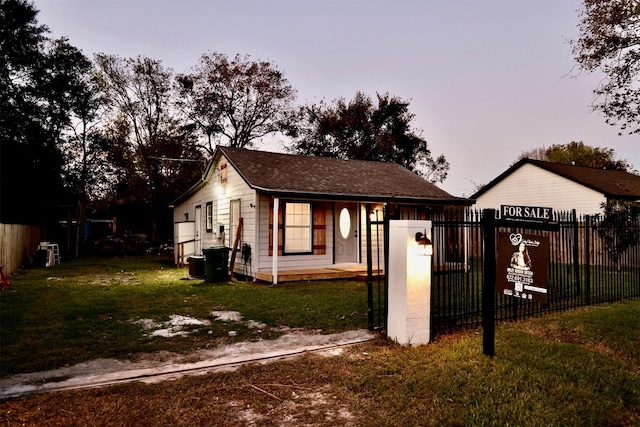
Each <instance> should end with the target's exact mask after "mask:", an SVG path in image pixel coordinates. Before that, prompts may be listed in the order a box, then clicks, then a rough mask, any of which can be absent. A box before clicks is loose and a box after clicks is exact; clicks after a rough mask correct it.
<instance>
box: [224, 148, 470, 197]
mask: <svg viewBox="0 0 640 427" xmlns="http://www.w3.org/2000/svg"><path fill="white" fill-rule="evenodd" d="M217 151H218V152H219V153H220V154H224V155H225V157H226V158H227V159H228V160H229V162H230V163H231V165H232V166H233V167H234V168H235V169H236V170H237V171H238V173H240V175H241V176H242V177H243V178H244V180H245V181H246V182H247V184H248V185H249V186H250V187H251V188H253V189H255V190H258V191H262V192H264V193H269V194H274V195H281V196H308V197H316V198H317V197H329V198H336V197H337V198H350V199H358V200H365V199H366V200H389V199H391V198H394V200H396V201H398V202H400V201H412V202H436V203H443V204H465V205H469V204H471V203H472V202H471V201H469V200H468V199H465V198H459V197H454V196H452V195H451V194H449V193H447V192H446V191H444V190H442V189H440V188H438V187H436V186H435V185H433V184H431V183H430V182H428V181H426V180H424V179H423V178H420V177H419V176H417V175H416V174H415V173H413V172H410V171H409V170H407V169H405V168H403V167H402V166H400V165H398V164H396V163H384V162H370V161H361V160H341V159H332V158H326V157H313V156H299V155H293V154H283V153H272V152H267V151H255V150H248V149H242V148H230V147H218V149H217Z"/></svg>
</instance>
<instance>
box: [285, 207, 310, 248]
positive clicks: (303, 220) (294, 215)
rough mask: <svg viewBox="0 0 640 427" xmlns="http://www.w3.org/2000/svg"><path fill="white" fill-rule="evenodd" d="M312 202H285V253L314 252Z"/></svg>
mask: <svg viewBox="0 0 640 427" xmlns="http://www.w3.org/2000/svg"><path fill="white" fill-rule="evenodd" d="M311 215H312V209H311V203H300V202H286V203H285V204H284V253H286V254H299V253H312V246H311V239H312V237H313V232H312V231H313V230H312V227H313V223H312V217H311Z"/></svg>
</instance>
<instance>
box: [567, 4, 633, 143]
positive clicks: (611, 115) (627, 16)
mask: <svg viewBox="0 0 640 427" xmlns="http://www.w3.org/2000/svg"><path fill="white" fill-rule="evenodd" d="M578 29H579V38H578V39H577V40H573V41H572V50H573V55H574V57H575V60H576V62H577V64H578V65H579V67H580V68H581V69H583V70H586V71H588V72H592V71H596V70H599V71H601V72H602V73H603V74H604V79H603V80H602V83H601V84H600V86H599V87H598V88H596V89H595V90H594V93H595V95H596V98H595V100H594V103H593V107H594V108H595V109H596V110H599V111H600V112H602V113H603V114H604V116H605V117H606V122H607V123H609V124H610V125H613V126H619V127H620V129H621V132H620V133H623V132H628V133H629V134H634V133H638V132H640V86H639V85H638V83H639V72H640V42H639V40H640V2H638V1H637V0H584V5H583V7H582V9H581V11H580V24H579V25H578Z"/></svg>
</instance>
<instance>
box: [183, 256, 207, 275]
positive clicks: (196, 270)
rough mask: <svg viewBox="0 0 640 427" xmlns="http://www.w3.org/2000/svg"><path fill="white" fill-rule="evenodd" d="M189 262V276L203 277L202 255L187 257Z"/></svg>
mask: <svg viewBox="0 0 640 427" xmlns="http://www.w3.org/2000/svg"><path fill="white" fill-rule="evenodd" d="M187 261H188V262H189V276H191V277H197V278H201V277H205V274H204V257H202V256H190V257H189V258H187Z"/></svg>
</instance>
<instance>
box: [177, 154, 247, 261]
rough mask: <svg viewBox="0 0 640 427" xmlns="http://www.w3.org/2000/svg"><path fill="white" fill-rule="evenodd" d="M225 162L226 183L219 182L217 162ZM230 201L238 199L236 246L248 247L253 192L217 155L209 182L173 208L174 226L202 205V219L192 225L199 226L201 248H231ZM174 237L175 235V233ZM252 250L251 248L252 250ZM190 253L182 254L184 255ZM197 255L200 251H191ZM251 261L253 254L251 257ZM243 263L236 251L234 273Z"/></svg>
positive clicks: (190, 215) (218, 163)
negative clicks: (209, 225) (209, 208)
mask: <svg viewBox="0 0 640 427" xmlns="http://www.w3.org/2000/svg"><path fill="white" fill-rule="evenodd" d="M221 163H227V164H228V167H227V182H226V183H221V182H220V172H219V170H220V169H219V168H220V164H221ZM231 200H240V216H241V217H242V218H243V229H242V234H241V237H240V243H239V247H240V248H241V247H242V244H243V243H248V244H250V245H251V247H252V248H255V247H256V236H257V235H256V226H255V219H256V210H257V208H256V207H255V206H256V204H257V202H256V192H255V191H253V190H252V189H251V188H250V187H249V186H248V185H247V183H246V182H245V181H244V180H243V179H242V177H241V176H240V175H239V174H238V173H237V171H236V170H235V169H233V168H232V167H231V165H230V164H229V163H228V162H227V159H226V158H225V157H224V156H220V160H219V161H218V162H217V163H216V164H215V165H213V168H212V173H211V174H210V178H209V181H208V182H207V183H206V185H204V186H203V187H202V188H200V189H199V190H197V191H196V192H195V193H194V194H192V195H191V196H190V197H189V198H188V199H187V200H185V201H184V202H182V203H181V204H180V205H177V206H175V207H174V209H173V219H174V223H175V224H176V226H174V228H175V229H177V224H178V223H180V222H184V221H185V213H188V214H189V220H191V221H193V220H195V211H196V206H201V208H202V220H201V224H196V227H199V229H200V236H201V239H202V248H203V249H206V248H209V247H211V246H220V245H224V246H227V247H231V246H232V245H233V242H231V241H230V240H231V237H230V236H231V233H230V232H229V227H230V221H231V218H230V217H229V206H230V203H231ZM208 202H213V214H214V218H213V230H212V231H207V230H206V204H207V203H208ZM219 224H222V225H224V229H225V230H224V233H220V232H219V227H218V225H219ZM176 237H177V236H176ZM177 251H178V248H177V245H176V247H175V253H176V262H177ZM254 253H255V251H254ZM190 255H194V254H185V260H186V257H188V256H190ZM195 255H201V254H195ZM254 260H255V256H254ZM243 267H244V266H243V264H242V261H241V254H240V251H238V253H237V256H236V261H235V268H234V270H235V271H236V272H239V273H242V272H243Z"/></svg>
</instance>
